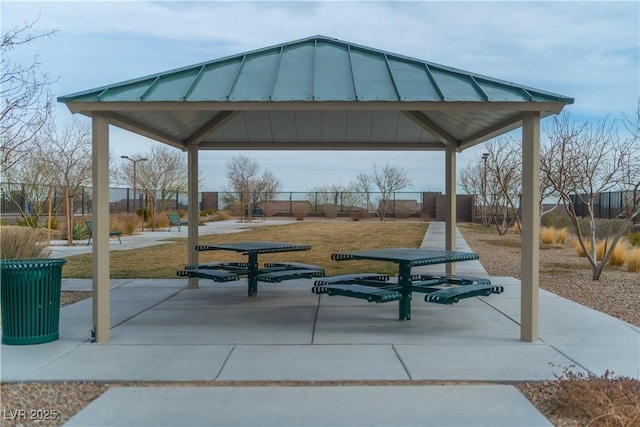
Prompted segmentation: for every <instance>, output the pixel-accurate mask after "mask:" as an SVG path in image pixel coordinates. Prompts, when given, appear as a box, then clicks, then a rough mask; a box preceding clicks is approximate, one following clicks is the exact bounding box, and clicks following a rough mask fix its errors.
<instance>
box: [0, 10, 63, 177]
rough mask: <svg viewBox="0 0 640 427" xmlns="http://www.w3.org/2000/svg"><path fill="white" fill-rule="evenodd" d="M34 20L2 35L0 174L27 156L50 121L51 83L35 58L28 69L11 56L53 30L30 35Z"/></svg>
mask: <svg viewBox="0 0 640 427" xmlns="http://www.w3.org/2000/svg"><path fill="white" fill-rule="evenodd" d="M36 22H37V19H36V20H35V21H33V22H27V23H25V24H24V25H23V26H21V27H18V26H15V27H13V28H12V29H10V30H9V31H7V32H5V33H4V34H2V40H1V41H0V58H1V59H0V61H1V65H0V70H1V71H0V99H1V100H2V101H1V107H0V108H1V111H0V147H1V148H0V154H1V155H0V166H1V167H2V170H3V173H4V171H6V170H7V169H8V168H10V167H12V166H14V165H15V164H16V163H17V162H19V161H20V160H21V159H22V158H23V157H25V156H26V155H27V154H29V153H30V152H31V151H32V150H33V148H34V146H35V145H36V143H37V142H38V139H37V136H38V134H39V133H40V131H41V130H42V129H43V128H44V126H45V124H46V123H47V121H48V120H49V119H50V118H51V109H52V95H51V92H50V91H49V86H50V84H51V83H52V82H53V79H52V78H51V77H50V76H49V75H48V74H46V73H41V72H40V66H41V64H40V63H39V61H38V56H37V55H36V56H35V58H34V60H33V62H32V63H31V64H28V65H23V64H21V63H15V62H13V61H12V60H11V59H10V57H11V55H10V52H11V51H13V50H14V49H16V48H19V47H20V46H25V45H30V44H32V43H34V42H35V41H37V40H38V39H40V38H43V37H49V36H51V35H52V34H54V33H55V30H51V31H47V32H44V33H33V27H34V25H35V24H36Z"/></svg>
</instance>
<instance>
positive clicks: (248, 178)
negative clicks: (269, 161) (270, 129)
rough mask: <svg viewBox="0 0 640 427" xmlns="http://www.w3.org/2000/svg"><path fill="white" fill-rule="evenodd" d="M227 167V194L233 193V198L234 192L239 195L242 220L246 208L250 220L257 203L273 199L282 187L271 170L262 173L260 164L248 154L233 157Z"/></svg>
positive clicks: (232, 196)
mask: <svg viewBox="0 0 640 427" xmlns="http://www.w3.org/2000/svg"><path fill="white" fill-rule="evenodd" d="M226 167H227V179H228V180H229V185H228V188H229V191H228V192H227V195H228V196H229V195H231V198H234V197H235V196H234V194H235V195H237V197H238V199H236V200H237V201H238V202H239V204H240V218H241V220H243V219H244V209H245V208H246V209H247V216H248V220H249V221H251V216H252V212H253V211H254V209H255V208H256V204H257V203H259V202H260V203H266V202H269V201H271V200H273V198H274V197H275V193H276V192H277V191H278V189H279V187H280V181H279V180H278V178H276V177H275V175H273V173H271V172H269V171H264V172H262V174H260V164H259V163H258V162H257V161H256V160H253V159H251V158H249V157H246V156H237V157H233V158H232V159H231V160H230V161H229V162H228V163H227V165H226ZM227 202H229V200H228V201H227Z"/></svg>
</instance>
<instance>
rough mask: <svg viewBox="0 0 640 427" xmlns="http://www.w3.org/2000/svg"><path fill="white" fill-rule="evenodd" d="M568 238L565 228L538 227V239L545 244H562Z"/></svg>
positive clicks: (567, 231)
mask: <svg viewBox="0 0 640 427" xmlns="http://www.w3.org/2000/svg"><path fill="white" fill-rule="evenodd" d="M568 239H569V230H568V229H567V228H566V227H565V228H561V229H557V228H555V227H542V228H540V241H541V242H542V243H546V244H561V245H564V244H565V243H566V242H567V240H568Z"/></svg>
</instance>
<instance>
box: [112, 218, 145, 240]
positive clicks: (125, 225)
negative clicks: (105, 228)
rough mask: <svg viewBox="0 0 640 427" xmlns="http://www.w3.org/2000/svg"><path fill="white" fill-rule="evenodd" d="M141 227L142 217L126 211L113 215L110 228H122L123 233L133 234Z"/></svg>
mask: <svg viewBox="0 0 640 427" xmlns="http://www.w3.org/2000/svg"><path fill="white" fill-rule="evenodd" d="M139 227H140V217H139V216H138V215H137V214H133V213H126V214H117V215H112V216H111V221H110V223H109V229H110V230H120V231H122V234H129V235H131V234H133V233H134V232H135V231H136V230H137V229H138V228H139Z"/></svg>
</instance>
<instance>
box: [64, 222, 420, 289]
mask: <svg viewBox="0 0 640 427" xmlns="http://www.w3.org/2000/svg"><path fill="white" fill-rule="evenodd" d="M427 227H428V224H427V223H425V222H404V221H402V222H400V221H399V222H380V221H357V222H356V221H351V222H349V221H345V222H337V221H335V222H333V221H326V222H324V221H323V222H311V221H309V222H296V223H292V224H288V225H277V226H269V227H256V228H251V229H248V230H247V231H244V232H242V233H234V234H215V235H208V236H202V237H200V239H199V244H212V243H233V242H243V241H250V240H268V241H277V242H287V243H303V244H308V245H311V250H310V251H303V252H285V253H281V254H264V255H260V256H259V258H258V260H259V261H260V263H261V264H262V263H264V262H265V261H291V262H305V263H309V264H315V265H319V266H322V267H324V268H325V269H326V273H327V275H328V276H329V275H336V274H346V273H355V272H366V271H372V272H376V273H385V274H392V275H395V274H396V270H397V267H396V265H395V264H393V263H388V262H387V263H385V262H375V261H348V262H336V261H332V260H331V254H332V253H334V252H343V251H351V250H366V249H379V248H392V247H408V248H416V247H419V246H420V243H421V242H422V239H423V237H424V234H425V232H426V230H427ZM199 261H200V262H211V261H246V256H244V255H241V254H237V253H235V252H229V251H211V252H200V254H199ZM186 263H187V239H180V240H177V241H175V242H169V243H164V244H161V245H157V246H151V247H148V248H141V249H133V250H128V251H112V252H111V278H113V279H116V278H121V279H128V278H149V279H168V278H176V271H178V270H180V269H182V268H183V267H184V265H185V264H186ZM92 270H93V268H92V255H91V254H84V255H77V256H72V257H69V258H68V262H67V263H66V264H65V265H64V267H63V270H62V274H63V276H64V277H73V278H90V277H91V275H92Z"/></svg>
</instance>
